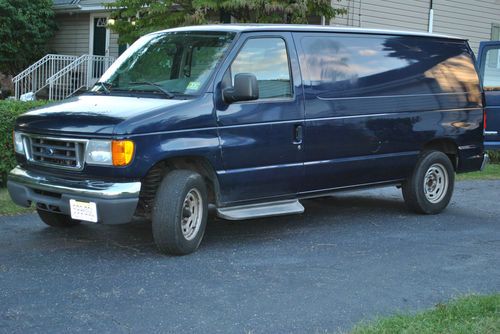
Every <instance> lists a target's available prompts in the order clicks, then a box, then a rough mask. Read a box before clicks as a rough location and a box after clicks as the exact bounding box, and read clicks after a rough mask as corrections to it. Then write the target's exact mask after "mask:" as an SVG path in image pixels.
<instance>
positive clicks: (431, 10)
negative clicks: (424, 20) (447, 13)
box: [428, 0, 434, 33]
mask: <svg viewBox="0 0 500 334" xmlns="http://www.w3.org/2000/svg"><path fill="white" fill-rule="evenodd" d="M433 5H434V4H433V0H430V3H429V30H428V31H429V33H432V30H433V28H434V7H433Z"/></svg>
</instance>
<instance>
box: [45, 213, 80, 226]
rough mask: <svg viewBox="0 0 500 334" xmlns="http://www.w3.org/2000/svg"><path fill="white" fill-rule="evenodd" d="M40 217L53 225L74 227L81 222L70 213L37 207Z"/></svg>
mask: <svg viewBox="0 0 500 334" xmlns="http://www.w3.org/2000/svg"><path fill="white" fill-rule="evenodd" d="M36 212H37V213H38V217H40V219H41V220H42V221H43V222H44V223H45V224H47V225H49V226H52V227H73V226H76V225H78V224H80V221H79V220H74V219H72V218H71V217H70V216H68V215H64V214H61V213H55V212H50V211H45V210H40V209H37V210H36Z"/></svg>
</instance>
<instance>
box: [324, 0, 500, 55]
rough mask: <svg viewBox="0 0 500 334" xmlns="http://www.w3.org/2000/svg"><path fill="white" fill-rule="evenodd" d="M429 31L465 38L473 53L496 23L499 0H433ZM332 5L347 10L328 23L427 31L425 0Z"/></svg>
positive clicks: (427, 5) (350, 1)
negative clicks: (346, 12)
mask: <svg viewBox="0 0 500 334" xmlns="http://www.w3.org/2000/svg"><path fill="white" fill-rule="evenodd" d="M433 3H434V5H433V8H434V24H433V32H434V33H438V34H447V35H454V36H460V37H464V38H467V39H469V41H470V45H471V47H472V49H473V50H474V51H476V52H477V49H478V48H479V42H480V41H484V40H489V39H491V29H492V25H495V24H500V0H482V1H479V0H434V1H433ZM332 4H333V6H334V7H342V8H347V9H348V11H349V13H348V14H346V15H343V16H340V17H337V18H335V19H334V20H333V21H332V22H331V24H334V25H343V26H354V27H362V28H378V29H397V30H415V31H428V29H429V9H430V1H429V0H407V1H397V0H342V1H341V2H340V3H339V2H337V1H335V0H334V1H332Z"/></svg>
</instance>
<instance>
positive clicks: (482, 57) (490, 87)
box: [478, 41, 500, 150]
mask: <svg viewBox="0 0 500 334" xmlns="http://www.w3.org/2000/svg"><path fill="white" fill-rule="evenodd" d="M478 68H479V73H480V76H481V84H482V87H483V90H484V97H485V111H486V129H485V132H484V148H485V149H486V150H500V41H488V42H481V44H480V46H479V54H478Z"/></svg>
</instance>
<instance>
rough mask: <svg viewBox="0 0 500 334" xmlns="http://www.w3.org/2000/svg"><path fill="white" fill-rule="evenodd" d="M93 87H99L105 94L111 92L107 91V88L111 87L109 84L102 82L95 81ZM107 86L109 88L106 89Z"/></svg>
mask: <svg viewBox="0 0 500 334" xmlns="http://www.w3.org/2000/svg"><path fill="white" fill-rule="evenodd" d="M94 86H99V87H101V88H102V89H103V90H104V92H105V93H106V94H109V93H111V90H110V89H109V87H111V84H110V83H107V82H102V81H97V82H96V83H95V85H94ZM108 86H109V87H108Z"/></svg>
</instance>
